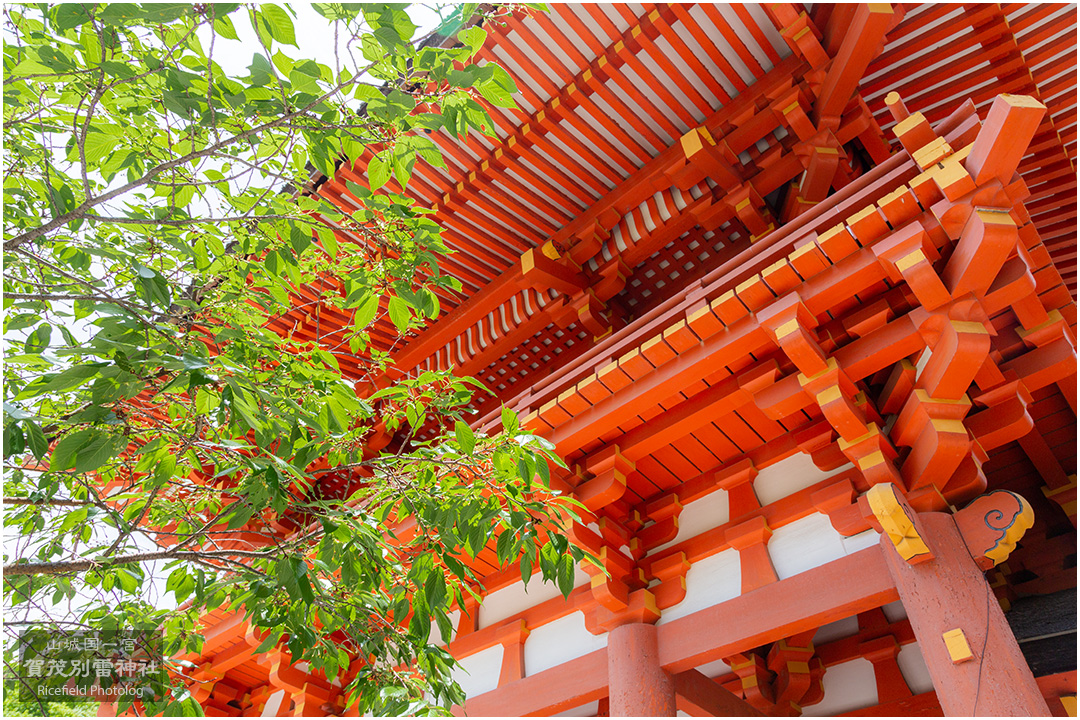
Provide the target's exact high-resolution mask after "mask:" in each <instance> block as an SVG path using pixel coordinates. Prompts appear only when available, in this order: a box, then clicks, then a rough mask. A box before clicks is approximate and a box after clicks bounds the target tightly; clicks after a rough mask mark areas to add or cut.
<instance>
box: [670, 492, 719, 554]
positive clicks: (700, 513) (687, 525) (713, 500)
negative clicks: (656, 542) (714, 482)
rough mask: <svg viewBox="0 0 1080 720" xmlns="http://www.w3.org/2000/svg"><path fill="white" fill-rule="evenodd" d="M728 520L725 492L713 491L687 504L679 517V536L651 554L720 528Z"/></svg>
mask: <svg viewBox="0 0 1080 720" xmlns="http://www.w3.org/2000/svg"><path fill="white" fill-rule="evenodd" d="M729 519H730V517H729V512H728V494H727V490H714V491H713V492H711V493H709V494H708V495H706V496H705V497H703V498H698V499H697V500H695V501H694V502H692V503H688V504H687V505H686V507H684V508H683V510H682V513H681V514H680V515H679V534H678V535H676V536H675V539H674V540H672V541H670V542H666V543H664V544H663V545H660V546H658V547H657V548H656V549H655V550H653V551H652V552H654V553H655V552H657V551H658V550H663V549H664V548H668V547H671V546H672V545H677V544H678V543H681V542H682V541H683V540H689V539H690V538H692V537H697V536H698V535H700V534H701V533H703V532H705V531H707V530H712V529H713V528H716V527H720V526H721V525H723V524H724V523H726V522H727V521H728V520H729Z"/></svg>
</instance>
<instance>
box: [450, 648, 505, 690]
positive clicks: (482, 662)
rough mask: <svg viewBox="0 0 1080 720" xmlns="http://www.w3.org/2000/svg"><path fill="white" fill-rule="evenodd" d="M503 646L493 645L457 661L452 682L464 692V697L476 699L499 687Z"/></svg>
mask: <svg viewBox="0 0 1080 720" xmlns="http://www.w3.org/2000/svg"><path fill="white" fill-rule="evenodd" d="M502 659H503V646H502V645H495V646H494V647H489V648H487V649H486V650H481V651H480V652H478V653H476V654H475V655H470V656H468V657H467V658H465V659H464V660H459V661H458V663H459V665H460V667H457V668H454V673H453V677H454V680H455V681H456V682H457V683H458V684H459V685H461V689H462V690H464V691H465V697H470V698H472V697H476V696H477V695H483V694H484V693H486V692H491V691H492V690H494V689H495V688H497V687H498V686H499V672H500V671H501V670H502Z"/></svg>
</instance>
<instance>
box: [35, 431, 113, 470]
mask: <svg viewBox="0 0 1080 720" xmlns="http://www.w3.org/2000/svg"><path fill="white" fill-rule="evenodd" d="M126 444H127V443H126V442H124V441H123V439H122V437H119V436H115V435H112V434H111V433H105V432H102V431H100V430H96V429H87V430H80V431H78V432H75V433H71V434H69V435H66V436H64V438H63V439H62V440H61V441H60V442H58V443H57V444H56V447H55V448H54V449H53V453H52V457H51V459H50V461H49V467H50V469H51V470H54V471H63V470H71V469H74V470H75V472H80V473H82V472H90V471H91V470H96V469H98V468H99V467H101V466H102V465H104V464H105V463H106V462H108V461H109V459H111V458H112V457H114V456H115V455H117V454H118V453H119V452H120V451H121V450H122V449H123V448H124V446H125V445H126Z"/></svg>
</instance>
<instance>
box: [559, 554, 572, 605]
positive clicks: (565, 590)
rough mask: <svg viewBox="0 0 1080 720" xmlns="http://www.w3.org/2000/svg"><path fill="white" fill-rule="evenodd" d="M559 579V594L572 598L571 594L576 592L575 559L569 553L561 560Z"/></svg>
mask: <svg viewBox="0 0 1080 720" xmlns="http://www.w3.org/2000/svg"><path fill="white" fill-rule="evenodd" d="M557 578H558V584H559V592H561V593H562V594H563V597H570V593H571V592H573V590H574V558H573V556H572V555H570V554H569V553H567V554H565V555H563V556H562V557H561V558H559V566H558V572H557Z"/></svg>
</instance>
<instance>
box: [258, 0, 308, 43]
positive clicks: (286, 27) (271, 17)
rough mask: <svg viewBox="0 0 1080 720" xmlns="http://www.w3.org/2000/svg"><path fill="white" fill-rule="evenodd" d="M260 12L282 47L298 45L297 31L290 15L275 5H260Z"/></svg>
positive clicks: (272, 34)
mask: <svg viewBox="0 0 1080 720" xmlns="http://www.w3.org/2000/svg"><path fill="white" fill-rule="evenodd" d="M259 12H260V14H261V15H262V17H263V19H264V20H265V21H266V22H267V24H268V25H269V26H270V34H271V36H273V38H274V39H275V40H277V41H278V42H279V43H281V44H282V45H293V46H295V47H299V46H298V45H296V30H295V29H294V28H293V21H292V18H291V17H289V13H287V12H286V11H285V10H283V9H282V8H280V7H279V6H277V5H274V4H273V3H263V4H261V5H259Z"/></svg>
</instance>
